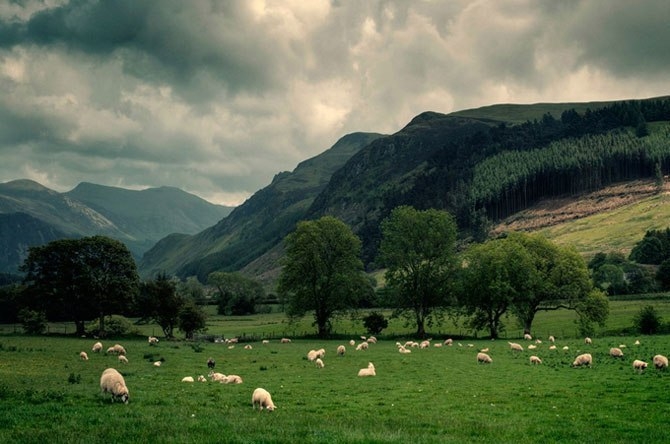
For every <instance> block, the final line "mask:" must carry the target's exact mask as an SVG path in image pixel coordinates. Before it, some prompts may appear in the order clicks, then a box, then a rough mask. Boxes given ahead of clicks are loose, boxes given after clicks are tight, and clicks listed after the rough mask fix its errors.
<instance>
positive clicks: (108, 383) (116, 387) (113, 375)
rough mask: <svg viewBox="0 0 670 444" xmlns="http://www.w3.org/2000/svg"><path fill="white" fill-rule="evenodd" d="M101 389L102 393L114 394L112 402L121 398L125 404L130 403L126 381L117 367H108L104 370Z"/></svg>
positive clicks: (101, 377)
mask: <svg viewBox="0 0 670 444" xmlns="http://www.w3.org/2000/svg"><path fill="white" fill-rule="evenodd" d="M100 390H101V391H102V393H103V394H104V393H109V394H111V395H112V402H114V401H115V400H116V399H118V398H120V399H121V401H123V402H124V403H125V404H127V403H128V399H129V398H130V394H129V392H128V387H126V381H125V380H124V379H123V376H121V373H119V372H118V371H117V370H116V369H113V368H108V369H106V370H105V371H104V372H102V376H100Z"/></svg>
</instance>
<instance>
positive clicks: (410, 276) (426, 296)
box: [379, 206, 456, 337]
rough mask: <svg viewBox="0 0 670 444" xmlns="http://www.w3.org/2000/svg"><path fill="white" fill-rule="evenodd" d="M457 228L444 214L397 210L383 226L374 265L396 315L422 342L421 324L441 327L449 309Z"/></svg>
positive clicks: (423, 330)
mask: <svg viewBox="0 0 670 444" xmlns="http://www.w3.org/2000/svg"><path fill="white" fill-rule="evenodd" d="M455 244H456V222H455V221H454V219H453V217H452V216H451V215H450V214H449V213H447V212H445V211H440V210H435V209H428V210H424V211H419V210H416V209H415V208H412V207H409V206H400V207H397V208H396V209H394V210H393V211H392V212H391V215H390V216H389V217H388V218H387V219H385V220H384V221H383V222H382V241H381V244H380V247H379V261H380V263H381V264H383V265H384V266H385V267H386V268H387V271H386V283H387V286H388V287H389V288H390V290H391V291H390V294H391V295H392V298H393V302H394V307H393V308H394V309H395V313H394V314H395V315H401V316H404V317H405V319H406V320H407V321H408V322H412V323H414V325H416V329H417V335H419V336H420V337H423V336H425V333H426V323H431V322H433V321H434V320H435V321H438V322H439V321H440V320H441V314H442V309H443V308H444V307H446V306H449V305H451V304H452V301H451V300H450V294H451V291H450V288H449V278H450V276H451V272H452V270H453V259H454V257H455Z"/></svg>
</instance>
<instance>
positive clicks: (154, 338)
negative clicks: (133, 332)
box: [149, 336, 158, 345]
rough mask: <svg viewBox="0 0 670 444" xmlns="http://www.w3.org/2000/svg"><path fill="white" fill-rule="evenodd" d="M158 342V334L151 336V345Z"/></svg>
mask: <svg viewBox="0 0 670 444" xmlns="http://www.w3.org/2000/svg"><path fill="white" fill-rule="evenodd" d="M156 344H158V338H157V337H156V336H149V345H156Z"/></svg>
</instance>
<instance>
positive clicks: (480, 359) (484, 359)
mask: <svg viewBox="0 0 670 444" xmlns="http://www.w3.org/2000/svg"><path fill="white" fill-rule="evenodd" d="M492 362H493V359H491V357H490V356H489V355H487V354H486V353H482V352H479V353H477V363H482V364H491V363H492Z"/></svg>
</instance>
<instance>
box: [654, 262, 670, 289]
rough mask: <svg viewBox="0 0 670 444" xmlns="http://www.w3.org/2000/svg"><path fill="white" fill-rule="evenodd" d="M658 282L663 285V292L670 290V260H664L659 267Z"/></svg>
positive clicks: (657, 272)
mask: <svg viewBox="0 0 670 444" xmlns="http://www.w3.org/2000/svg"><path fill="white" fill-rule="evenodd" d="M656 280H657V281H658V282H659V283H660V284H661V289H662V290H670V259H666V260H664V261H663V262H661V265H659V266H658V270H656Z"/></svg>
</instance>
